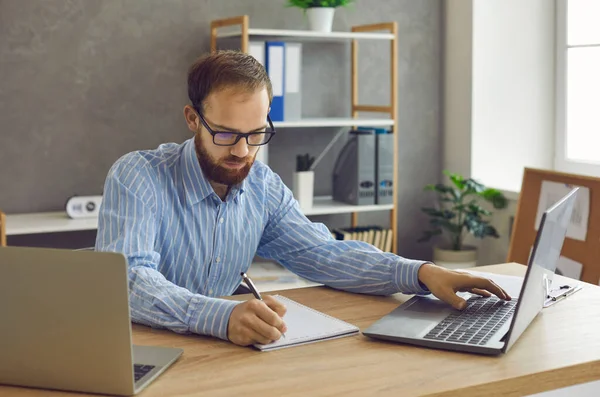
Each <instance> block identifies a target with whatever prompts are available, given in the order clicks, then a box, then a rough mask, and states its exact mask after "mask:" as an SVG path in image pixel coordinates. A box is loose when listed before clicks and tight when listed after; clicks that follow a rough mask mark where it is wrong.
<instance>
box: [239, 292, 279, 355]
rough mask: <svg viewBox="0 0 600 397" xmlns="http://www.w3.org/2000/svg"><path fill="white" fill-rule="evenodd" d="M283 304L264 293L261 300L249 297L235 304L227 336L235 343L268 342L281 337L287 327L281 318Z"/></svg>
mask: <svg viewBox="0 0 600 397" xmlns="http://www.w3.org/2000/svg"><path fill="white" fill-rule="evenodd" d="M285 310H286V309H285V306H284V305H283V304H282V303H281V302H279V301H278V300H277V299H275V298H273V297H271V296H269V295H264V296H263V300H262V301H260V300H258V299H251V300H249V301H246V302H244V303H240V304H239V305H237V306H236V307H235V308H234V309H233V311H232V312H231V316H230V317H229V324H228V325H227V337H228V338H229V340H230V341H231V342H233V343H235V344H236V345H240V346H248V345H252V344H254V343H259V344H263V345H264V344H268V343H271V342H273V341H276V340H278V339H279V338H281V334H282V333H285V332H286V330H287V328H286V326H285V323H284V322H283V320H282V317H283V316H284V315H285Z"/></svg>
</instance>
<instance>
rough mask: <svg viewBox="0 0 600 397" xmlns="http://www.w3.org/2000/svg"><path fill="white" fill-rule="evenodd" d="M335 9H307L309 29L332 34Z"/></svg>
mask: <svg viewBox="0 0 600 397" xmlns="http://www.w3.org/2000/svg"><path fill="white" fill-rule="evenodd" d="M334 11H335V8H333V7H312V8H308V9H306V16H307V17H308V27H309V29H310V30H314V31H317V32H331V26H332V25H333V14H334Z"/></svg>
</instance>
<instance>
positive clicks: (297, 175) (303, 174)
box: [292, 171, 315, 211]
mask: <svg viewBox="0 0 600 397" xmlns="http://www.w3.org/2000/svg"><path fill="white" fill-rule="evenodd" d="M314 183H315V172H314V171H300V172H294V184H293V187H292V193H294V198H295V199H296V200H298V204H299V205H300V209H302V210H304V211H305V210H309V209H311V208H312V206H313V191H314Z"/></svg>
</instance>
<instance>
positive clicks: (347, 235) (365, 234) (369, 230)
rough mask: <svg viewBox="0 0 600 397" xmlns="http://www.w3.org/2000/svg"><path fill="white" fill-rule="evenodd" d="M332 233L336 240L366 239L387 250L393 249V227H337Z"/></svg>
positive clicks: (367, 241)
mask: <svg viewBox="0 0 600 397" xmlns="http://www.w3.org/2000/svg"><path fill="white" fill-rule="evenodd" d="M331 235H332V236H333V238H335V239H336V240H355V241H364V242H365V243H369V244H371V245H373V246H375V247H376V248H379V249H380V250H382V251H385V252H391V250H392V238H393V235H392V229H389V228H382V227H381V226H361V227H354V228H352V227H350V228H336V229H332V230H331Z"/></svg>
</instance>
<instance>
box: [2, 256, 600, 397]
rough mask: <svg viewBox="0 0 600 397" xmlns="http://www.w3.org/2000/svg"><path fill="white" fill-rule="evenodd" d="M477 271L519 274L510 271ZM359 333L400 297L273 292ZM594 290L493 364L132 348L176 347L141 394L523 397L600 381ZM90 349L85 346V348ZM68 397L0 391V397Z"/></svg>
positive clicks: (368, 343) (369, 347) (450, 356)
mask: <svg viewBox="0 0 600 397" xmlns="http://www.w3.org/2000/svg"><path fill="white" fill-rule="evenodd" d="M478 270H482V271H488V272H495V273H502V274H513V275H523V274H524V272H525V267H524V266H522V265H518V264H504V265H495V266H486V267H481V268H478ZM281 294H282V295H285V296H287V297H289V298H292V299H294V300H296V301H298V302H300V303H303V304H306V305H308V306H310V307H313V308H315V309H317V310H321V311H323V312H325V313H328V314H331V315H333V316H335V317H338V318H340V319H343V320H346V321H348V322H350V323H353V324H356V325H357V326H359V327H360V328H361V329H364V328H366V327H367V326H369V325H370V324H372V323H373V322H374V321H376V320H377V319H379V318H380V317H381V316H383V315H385V314H387V313H389V312H390V311H391V310H392V309H394V308H395V307H396V306H397V305H398V304H399V303H400V302H402V301H404V300H406V299H407V296H404V295H395V296H393V297H375V296H364V295H355V294H349V293H344V292H339V291H334V290H331V289H328V288H323V287H311V288H304V289H297V290H287V291H283V292H281ZM599 330H600V287H598V286H593V285H591V284H586V285H585V288H584V289H583V290H581V291H579V292H577V293H576V294H574V295H572V296H570V297H569V298H567V299H565V300H563V301H562V302H559V303H557V304H556V305H553V306H551V307H549V308H547V309H544V310H543V312H542V313H541V314H540V315H539V316H538V317H537V318H536V319H535V320H534V322H533V323H532V324H531V326H530V328H529V329H528V330H526V331H525V333H524V334H523V335H522V336H521V338H520V339H519V341H518V342H517V343H516V344H515V346H514V347H513V348H512V349H511V350H510V351H509V352H508V354H506V355H503V356H497V357H486V356H478V355H473V354H467V353H456V352H445V351H441V350H433V349H426V348H421V347H412V346H407V345H401V344H395V343H388V342H379V341H374V340H371V339H369V338H367V337H364V336H362V335H357V336H352V337H346V338H342V339H337V340H331V341H327V342H319V343H315V344H311V345H305V346H298V347H293V348H288V349H283V350H278V351H272V352H258V351H256V350H254V349H252V348H241V347H237V346H235V345H233V344H231V343H228V342H224V341H220V340H216V339H212V338H206V337H200V336H191V335H187V336H184V335H177V334H175V333H172V332H169V331H157V330H152V329H150V328H147V327H143V326H138V325H135V326H134V343H137V344H147V345H164V346H175V347H181V348H183V349H184V353H183V356H182V357H181V358H180V359H179V361H178V362H176V363H175V364H174V365H173V367H171V368H170V369H168V370H167V371H166V372H165V373H164V374H163V375H161V376H160V377H159V378H158V379H157V380H156V381H155V382H153V383H152V384H151V385H149V387H148V389H146V390H145V391H144V392H142V393H141V394H140V395H141V396H144V397H146V396H299V397H300V396H301V397H305V396H320V395H344V396H374V395H390V396H422V395H429V396H461V397H464V396H486V397H487V396H522V395H525V394H532V393H537V392H540V391H545V390H550V389H556V388H559V387H563V386H567V385H571V384H576V383H583V382H587V381H591V380H596V379H600V337H599V335H598V331H599ZM90 343H93V341H90ZM9 395H10V396H42V395H44V396H59V395H60V396H75V395H77V394H74V393H60V392H49V391H46V390H33V389H26V388H13V387H0V396H2V397H4V396H9Z"/></svg>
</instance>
